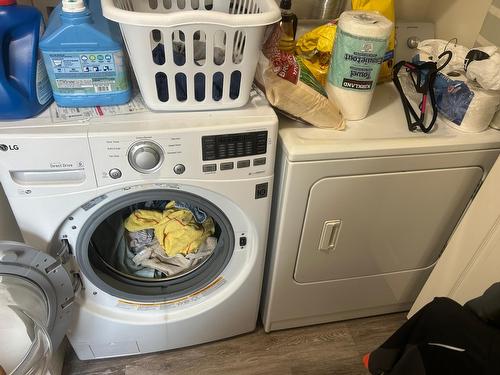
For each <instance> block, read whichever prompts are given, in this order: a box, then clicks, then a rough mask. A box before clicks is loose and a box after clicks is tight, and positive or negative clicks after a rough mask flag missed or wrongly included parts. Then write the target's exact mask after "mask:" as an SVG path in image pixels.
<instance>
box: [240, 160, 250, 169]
mask: <svg viewBox="0 0 500 375" xmlns="http://www.w3.org/2000/svg"><path fill="white" fill-rule="evenodd" d="M237 166H238V168H248V167H249V166H250V160H240V161H239V162H238V163H237Z"/></svg>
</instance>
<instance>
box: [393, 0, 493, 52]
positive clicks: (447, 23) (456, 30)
mask: <svg viewBox="0 0 500 375" xmlns="http://www.w3.org/2000/svg"><path fill="white" fill-rule="evenodd" d="M491 3H492V0H437V1H436V0H435V1H431V0H395V4H396V18H397V19H398V20H404V21H427V22H434V23H435V25H436V36H437V37H438V38H440V39H446V40H449V39H452V38H458V43H459V44H461V45H464V46H466V47H469V48H470V47H472V46H473V45H474V43H475V41H476V38H477V36H478V35H479V31H480V30H481V26H482V24H483V21H484V17H485V16H486V13H487V12H488V8H489V7H490V5H491Z"/></svg>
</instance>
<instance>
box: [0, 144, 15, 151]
mask: <svg viewBox="0 0 500 375" xmlns="http://www.w3.org/2000/svg"><path fill="white" fill-rule="evenodd" d="M0 150H2V151H9V150H10V151H17V150H19V146H18V145H3V144H2V145H0Z"/></svg>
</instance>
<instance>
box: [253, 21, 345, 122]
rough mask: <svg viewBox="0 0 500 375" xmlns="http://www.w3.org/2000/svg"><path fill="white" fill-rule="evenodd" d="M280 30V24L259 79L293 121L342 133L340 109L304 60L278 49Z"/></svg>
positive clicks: (270, 39) (262, 60)
mask: <svg viewBox="0 0 500 375" xmlns="http://www.w3.org/2000/svg"><path fill="white" fill-rule="evenodd" d="M280 35H281V31H280V27H279V25H276V26H275V27H273V28H272V29H271V32H270V34H269V36H268V38H267V39H266V42H265V43H264V47H263V49H262V53H261V54H260V58H259V63H258V65H257V71H256V74H255V80H256V83H257V85H258V86H259V87H260V89H261V90H263V91H264V92H265V94H266V97H267V99H268V100H269V102H270V103H271V105H273V106H274V107H276V108H278V109H279V110H281V111H283V112H284V113H285V114H288V115H290V116H291V117H293V118H297V119H300V120H302V121H305V122H307V123H309V124H311V125H314V126H317V127H320V128H332V129H337V130H341V129H344V128H345V122H344V119H343V117H342V114H341V113H340V110H339V108H338V106H337V105H336V104H335V103H333V102H331V101H329V100H328V95H327V93H326V91H325V90H324V88H323V86H322V85H321V84H320V82H318V80H317V79H316V78H314V75H313V74H312V73H311V71H310V70H309V69H308V68H307V67H306V65H305V64H304V63H303V61H302V60H301V59H300V57H295V56H294V55H293V54H291V53H288V52H285V51H281V50H280V49H279V48H278V43H279V40H280Z"/></svg>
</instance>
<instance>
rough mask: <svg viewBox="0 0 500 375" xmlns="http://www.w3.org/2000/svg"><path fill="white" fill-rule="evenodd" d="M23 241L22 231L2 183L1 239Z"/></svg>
mask: <svg viewBox="0 0 500 375" xmlns="http://www.w3.org/2000/svg"><path fill="white" fill-rule="evenodd" d="M5 240H10V241H22V237H21V232H20V231H19V227H18V226H17V223H16V221H15V219H14V216H13V215H12V210H11V209H10V205H9V202H8V201H7V198H6V197H5V193H4V192H3V189H2V186H1V185H0V241H5Z"/></svg>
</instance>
